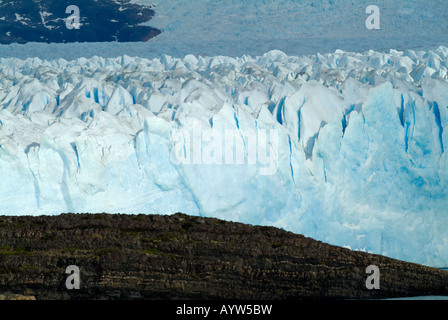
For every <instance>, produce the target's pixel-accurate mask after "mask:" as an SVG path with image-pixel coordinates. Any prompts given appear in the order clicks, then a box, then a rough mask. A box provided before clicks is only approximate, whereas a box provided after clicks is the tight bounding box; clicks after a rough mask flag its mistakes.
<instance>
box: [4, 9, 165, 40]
mask: <svg viewBox="0 0 448 320" xmlns="http://www.w3.org/2000/svg"><path fill="white" fill-rule="evenodd" d="M70 5H74V6H77V7H78V9H79V23H80V26H79V28H71V29H69V28H67V26H66V19H69V18H70V16H72V15H74V14H75V15H77V12H76V13H75V11H72V10H69V13H66V10H67V7H69V6H70ZM153 16H154V10H153V7H152V6H145V5H139V4H136V3H131V2H130V0H118V1H116V0H98V1H91V0H45V1H43V0H14V1H3V2H0V43H2V44H10V43H27V42H46V43H64V42H111V41H118V42H136V41H147V40H149V39H151V38H153V37H155V36H157V35H159V34H160V33H161V31H160V30H158V29H156V28H152V27H149V26H146V25H142V24H143V23H145V22H147V21H149V20H150V19H151V18H152V17H153ZM72 22H74V20H73V21H72V19H71V18H70V19H69V24H72Z"/></svg>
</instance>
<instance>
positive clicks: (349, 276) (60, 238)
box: [0, 214, 448, 300]
mask: <svg viewBox="0 0 448 320" xmlns="http://www.w3.org/2000/svg"><path fill="white" fill-rule="evenodd" d="M69 265H76V266H77V267H79V270H80V289H72V290H68V289H67V288H66V285H65V282H66V279H67V277H68V276H69V275H68V274H66V273H65V271H66V267H67V266H69ZM369 265H376V266H378V268H379V270H380V289H378V290H376V289H373V290H368V289H367V288H366V279H367V277H368V276H369V275H368V274H366V267H367V266H369ZM2 292H3V293H4V292H8V294H9V296H13V297H17V296H18V295H20V296H27V297H29V296H34V297H35V298H36V299H257V300H258V299H265V300H271V299H369V298H386V297H398V296H418V295H448V272H446V271H443V270H439V269H435V268H430V267H426V266H422V265H418V264H412V263H407V262H403V261H399V260H395V259H390V258H387V257H384V256H380V255H373V254H368V253H364V252H356V251H351V250H349V249H345V248H341V247H337V246H332V245H328V244H325V243H322V242H319V241H315V240H313V239H310V238H306V237H304V236H302V235H297V234H293V233H290V232H286V231H284V230H281V229H277V228H273V227H264V226H252V225H246V224H241V223H233V222H227V221H222V220H218V219H214V218H202V217H194V216H187V215H183V214H175V215H170V216H163V215H161V216H159V215H119V214H62V215H58V216H37V217H23V216H2V217H0V293H2Z"/></svg>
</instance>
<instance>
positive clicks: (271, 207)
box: [0, 47, 448, 266]
mask: <svg viewBox="0 0 448 320" xmlns="http://www.w3.org/2000/svg"><path fill="white" fill-rule="evenodd" d="M447 66H448V49H447V48H444V47H440V48H439V49H438V50H434V51H428V52H418V51H417V52H416V51H412V50H408V51H406V52H400V51H394V50H391V51H390V52H389V53H379V52H374V51H371V52H367V53H365V54H361V53H350V52H344V51H341V50H338V51H336V52H335V53H331V54H325V55H320V54H318V55H317V56H288V55H286V54H284V53H283V52H280V51H270V52H267V53H266V54H264V55H262V56H257V57H251V56H242V57H237V58H235V57H226V56H212V57H202V56H193V55H188V56H185V57H184V58H174V57H171V56H162V57H161V58H160V59H159V58H156V59H152V60H148V59H143V58H133V57H128V56H122V57H118V58H100V57H94V58H91V59H84V58H82V59H77V60H73V61H66V60H63V59H59V60H50V61H48V60H40V59H38V58H34V59H27V60H19V59H0V181H1V184H0V191H1V192H0V213H1V214H7V215H24V214H31V215H40V214H59V213H61V212H90V213H96V212H109V213H147V214H153V213H162V214H163V213H174V212H184V213H187V214H193V215H202V216H209V217H219V218H223V219H227V220H233V221H240V222H245V223H251V224H261V225H274V226H278V227H281V228H284V229H286V230H290V231H293V232H297V233H302V234H305V235H306V236H309V237H314V238H316V239H319V240H322V241H325V242H329V243H332V244H336V245H340V246H349V247H350V248H352V249H357V250H366V251H369V252H374V253H378V254H384V255H388V256H392V257H395V258H398V259H403V260H407V261H412V262H418V263H423V264H428V265H433V266H446V265H447V262H448V250H447V249H446V248H448V235H447V233H446V230H447V227H448V211H447V210H448V209H447V208H448V194H447V192H448V191H447V190H448V158H447V152H446V150H447V148H448V96H447V92H448V82H447ZM430 69H431V70H430ZM428 70H429V71H428ZM433 71H434V72H433Z"/></svg>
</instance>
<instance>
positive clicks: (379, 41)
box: [0, 0, 448, 60]
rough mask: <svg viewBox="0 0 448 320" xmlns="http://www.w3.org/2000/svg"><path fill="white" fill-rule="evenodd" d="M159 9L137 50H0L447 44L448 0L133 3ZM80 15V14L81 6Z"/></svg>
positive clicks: (214, 51) (218, 50)
mask: <svg viewBox="0 0 448 320" xmlns="http://www.w3.org/2000/svg"><path fill="white" fill-rule="evenodd" d="M133 2H136V3H140V4H147V5H153V4H154V5H155V12H156V15H155V16H154V18H153V19H151V20H149V21H148V22H147V23H145V25H148V26H151V27H155V28H158V29H160V30H162V34H160V35H159V36H157V37H155V38H153V39H151V40H150V41H148V42H140V43H104V42H102V43H68V44H50V45H46V44H42V43H27V44H23V45H19V44H12V45H0V57H15V58H22V59H24V58H28V57H40V58H41V59H58V58H64V59H67V60H71V59H76V58H79V57H86V58H90V57H93V56H95V55H97V56H100V57H116V56H119V55H124V54H126V55H128V56H139V57H143V58H158V57H159V56H160V55H162V54H167V55H171V56H176V57H183V56H185V55H187V54H194V55H202V56H205V55H206V56H216V55H227V56H242V55H245V54H247V55H251V56H257V55H262V54H264V53H266V52H267V51H270V50H281V51H283V52H285V53H286V54H288V55H303V54H306V55H308V54H316V53H317V52H320V53H327V52H334V51H335V50H336V49H341V50H345V51H355V52H364V51H367V50H370V49H372V50H376V51H386V52H388V51H389V49H391V48H393V49H396V50H402V51H404V50H407V49H413V50H429V49H437V48H438V47H439V46H440V45H444V46H446V45H447V43H448V19H447V18H446V17H447V16H448V2H447V1H446V0H427V1H424V0H381V1H378V0H377V1H371V0H356V1H351V0H329V1H324V0H300V1H294V0H245V1H242V0H163V1H161V0H134V1H133ZM372 4H375V5H377V6H378V7H379V9H380V30H367V28H366V26H365V22H366V19H367V17H368V16H369V14H366V8H367V7H368V6H369V5H372ZM79 9H80V15H81V17H82V16H83V8H82V7H80V8H79Z"/></svg>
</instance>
